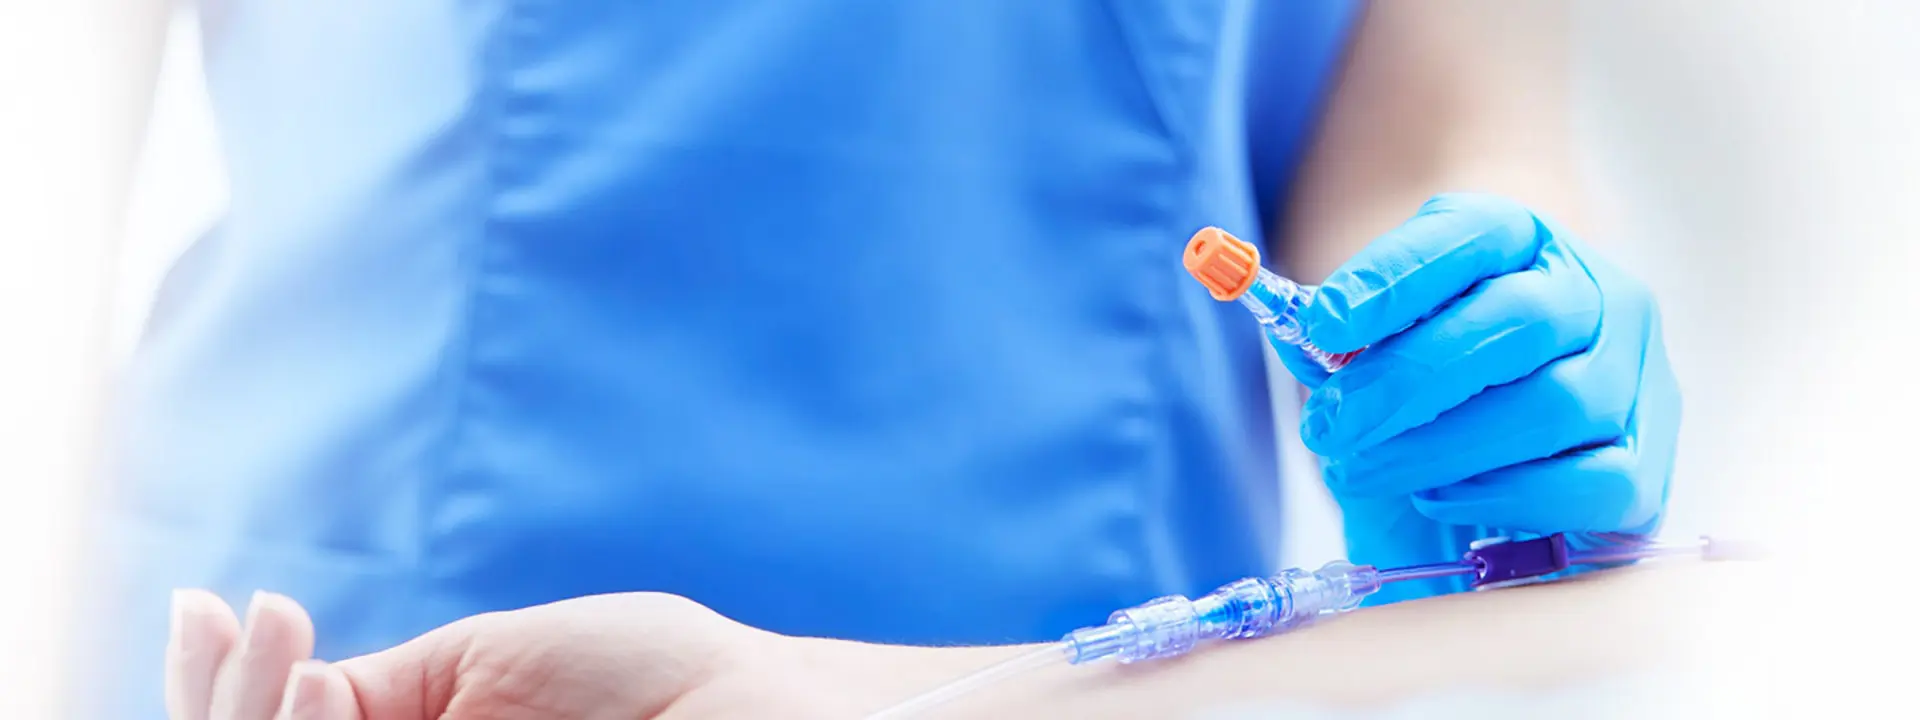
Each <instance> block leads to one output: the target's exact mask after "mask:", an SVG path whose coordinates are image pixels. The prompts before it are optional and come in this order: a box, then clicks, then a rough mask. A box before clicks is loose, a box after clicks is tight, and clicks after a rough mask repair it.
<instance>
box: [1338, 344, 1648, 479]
mask: <svg viewBox="0 0 1920 720" xmlns="http://www.w3.org/2000/svg"><path fill="white" fill-rule="evenodd" d="M1616 359H1617V358H1609V357H1606V356H1599V355H1595V354H1593V353H1591V352H1589V353H1582V354H1578V355H1573V356H1570V357H1566V358H1561V359H1559V360H1556V361H1553V362H1551V363H1548V364H1547V366H1546V367H1543V368H1541V369H1539V370H1537V371H1535V372H1534V373H1532V374H1530V375H1528V376H1526V377H1524V378H1521V379H1520V380H1518V381H1515V382H1512V383H1508V384H1506V385H1499V386H1496V387H1492V388H1489V389H1487V391H1486V392H1483V393H1480V394H1479V395H1476V396H1474V397H1473V398H1472V399H1470V400H1468V401H1466V402H1464V403H1461V404H1460V405H1459V406H1458V407H1455V408H1453V409H1452V410H1448V411H1446V412H1444V413H1441V415H1440V417H1438V418H1435V419H1434V421H1433V422H1430V423H1427V424H1425V425H1421V426H1419V427H1416V428H1413V429H1411V430H1408V431H1406V432H1404V433H1401V434H1399V435H1398V436H1395V437H1393V438H1392V439H1389V440H1387V441H1385V442H1383V443H1380V444H1379V445H1375V446H1373V447H1370V448H1365V449H1362V450H1359V451H1357V452H1355V453H1353V454H1351V455H1347V456H1342V457H1339V458H1337V459H1329V461H1328V462H1327V465H1326V473H1325V474H1326V479H1327V484H1328V486H1329V487H1331V488H1333V490H1334V491H1335V492H1336V493H1345V494H1349V495H1354V496H1393V495H1407V494H1411V493H1415V492H1419V491H1422V490H1429V489H1432V488H1436V487H1440V486H1443V485H1450V484H1453V483H1456V482H1460V481H1462V480H1465V479H1467V478H1470V477H1474V476H1476V475H1480V474H1482V473H1486V472H1490V471H1493V470H1497V469H1499V468H1503V467H1506V466H1509V465H1517V464H1520V463H1523V462H1527V461H1530V460H1537V459H1541V458H1547V457H1552V456H1554V455H1558V454H1560V453H1562V452H1565V451H1566V450H1569V449H1572V448H1579V447H1587V446H1593V445H1599V444H1602V443H1609V442H1613V441H1614V440H1615V439H1617V438H1619V437H1621V436H1622V435H1624V434H1625V433H1626V424H1627V421H1628V419H1629V417H1630V415H1631V413H1632V410H1633V394H1634V392H1635V390H1636V387H1635V385H1634V384H1633V382H1634V380H1633V376H1631V375H1629V376H1627V379H1626V380H1625V381H1624V382H1623V381H1622V380H1621V378H1620V373H1619V372H1617V371H1613V370H1610V369H1608V368H1605V367H1604V365H1605V364H1606V363H1607V362H1609V361H1610V360H1616ZM1634 359H1636V360H1637V354H1636V357H1635V358H1634Z"/></svg>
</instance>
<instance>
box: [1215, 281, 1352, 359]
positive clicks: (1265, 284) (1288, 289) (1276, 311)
mask: <svg viewBox="0 0 1920 720" xmlns="http://www.w3.org/2000/svg"><path fill="white" fill-rule="evenodd" d="M1316 291H1317V288H1314V287H1311V286H1307V285H1301V284H1299V283H1296V282H1294V281H1292V280H1288V279H1286V278H1284V277H1280V276H1279V275H1276V274H1274V272H1273V271H1271V270H1268V269H1266V268H1260V269H1259V271H1258V274H1257V275H1255V280H1254V282H1253V286H1252V287H1249V288H1247V291H1246V292H1244V293H1241V294H1240V297H1239V298H1238V299H1239V301H1240V304H1241V305H1242V306H1244V307H1245V308H1246V309H1247V310H1248V311H1249V312H1251V313H1253V317H1254V319H1255V320H1258V321H1259V322H1260V326H1261V327H1262V328H1265V329H1266V332H1267V335H1269V336H1271V337H1272V338H1273V339H1274V340H1276V341H1279V342H1281V343H1283V344H1286V345H1291V346H1293V347H1295V348H1298V349H1299V350H1300V352H1302V353H1304V354H1306V356H1307V357H1308V358H1309V359H1311V360H1313V362H1314V363H1315V364H1317V365H1319V366H1320V367H1321V369H1324V370H1326V371H1327V372H1334V371H1337V370H1339V369H1341V368H1343V367H1346V366H1347V363H1348V362H1350V361H1352V360H1353V356H1355V355H1357V354H1359V352H1358V351H1355V352H1344V353H1332V352H1327V351H1325V350H1322V349H1320V346H1318V345H1315V344H1313V342H1311V341H1309V340H1307V330H1306V327H1304V326H1303V325H1301V323H1300V314H1301V313H1302V312H1305V311H1306V309H1307V305H1308V304H1310V303H1312V302H1313V294H1314V292H1316Z"/></svg>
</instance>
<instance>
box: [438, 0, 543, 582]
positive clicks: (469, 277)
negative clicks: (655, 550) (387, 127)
mask: <svg viewBox="0 0 1920 720" xmlns="http://www.w3.org/2000/svg"><path fill="white" fill-rule="evenodd" d="M500 12H501V23H500V25H499V26H498V28H497V30H496V31H495V32H494V33H493V34H492V36H490V37H486V38H484V39H483V40H482V46H481V49H480V58H479V62H478V64H479V66H480V69H479V72H478V75H477V77H478V78H479V81H478V84H477V86H476V90H475V94H476V96H477V100H478V102H476V103H475V107H476V108H477V109H478V110H477V113H476V114H477V116H478V122H477V123H476V124H477V125H478V130H477V133H476V135H477V137H478V138H479V140H478V143H477V145H478V147H479V149H480V154H481V160H480V163H479V172H478V173H477V179H476V182H475V185H476V190H475V196H476V203H477V208H476V209H477V212H476V213H475V223H474V229H473V233H472V235H470V236H469V237H468V238H467V242H466V243H465V245H466V247H464V248H461V250H462V252H461V253H460V259H459V260H458V262H457V266H458V271H459V278H460V283H461V307H460V312H459V315H458V316H457V320H456V322H457V323H458V325H457V327H456V330H455V332H454V337H455V340H454V341H453V342H452V343H451V344H450V347H449V348H448V352H447V365H448V374H449V380H448V382H449V389H448V394H449V396H450V397H449V398H448V408H447V419H446V431H445V437H444V438H443V439H442V441H441V448H440V453H439V462H438V463H437V468H436V469H437V472H434V473H430V474H429V475H428V478H427V481H426V483H423V485H422V487H419V488H418V489H417V493H418V497H417V498H416V503H417V506H416V512H417V515H416V517H415V522H416V532H417V533H418V541H417V544H416V554H415V557H414V566H415V567H414V572H413V582H414V594H415V596H416V602H415V611H416V612H423V611H424V609H425V608H426V607H427V605H428V602H427V601H428V600H430V599H431V598H432V597H433V596H434V595H435V594H436V591H435V590H434V587H435V586H436V585H437V582H436V580H435V578H434V577H433V574H432V568H431V565H432V560H431V558H432V555H433V549H434V548H433V546H434V544H435V543H434V534H435V533H434V530H433V513H434V508H433V507H432V505H431V503H429V502H428V499H429V498H436V497H438V498H444V497H447V496H448V494H449V491H450V490H451V486H452V485H454V484H455V483H454V482H453V478H454V477H455V476H456V475H457V474H459V455H460V452H461V449H462V447H463V445H464V442H465V439H466V437H467V434H468V425H469V422H470V418H469V410H470V407H471V406H470V398H469V395H470V394H471V393H472V383H473V370H474V364H475V359H474V355H475V346H476V345H477V344H478V335H479V324H480V321H479V316H480V302H481V297H480V295H481V289H480V284H481V278H482V277H484V275H485V273H486V266H487V262H486V261H487V249H488V247H489V246H490V245H491V244H492V243H491V240H492V238H493V237H494V235H495V233H496V230H497V228H496V226H497V222H498V218H497V216H496V213H497V207H496V205H497V202H498V200H499V195H500V190H501V188H502V187H503V186H504V185H505V183H504V182H503V181H502V177H501V176H502V174H503V170H502V164H501V158H500V156H501V146H502V145H503V144H504V142H505V141H504V138H503V137H502V134H503V131H502V128H503V127H504V125H505V117H506V115H507V111H508V105H509V99H510V98H509V95H510V92H509V88H508V83H507V78H506V75H507V72H506V71H507V68H508V66H509V65H510V63H509V62H508V60H509V59H510V58H509V55H510V54H511V51H512V50H513V48H512V44H513V42H514V40H515V34H516V31H517V30H518V26H519V25H520V23H521V21H522V20H523V17H524V14H523V13H522V4H521V3H519V2H515V1H514V0H503V4H502V6H501V11H500ZM426 485H434V486H437V487H431V488H429V487H427V486H426Z"/></svg>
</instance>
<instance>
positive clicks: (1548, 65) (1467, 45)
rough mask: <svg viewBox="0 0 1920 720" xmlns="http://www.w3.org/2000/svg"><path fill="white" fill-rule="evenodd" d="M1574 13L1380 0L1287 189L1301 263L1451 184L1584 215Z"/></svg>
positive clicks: (1491, 3) (1347, 248)
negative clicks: (1573, 114)
mask: <svg viewBox="0 0 1920 720" xmlns="http://www.w3.org/2000/svg"><path fill="white" fill-rule="evenodd" d="M1564 10H1565V9H1564V7H1562V5H1561V4H1560V3H1557V2H1525V1H1521V0H1465V1H1462V2H1446V3H1422V2H1399V3H1374V4H1373V6H1372V8H1371V9H1370V10H1369V12H1368V15H1367V17H1366V18H1365V19H1364V20H1363V21H1362V23H1361V27H1360V29H1359V31H1358V32H1357V34H1356V36H1355V38H1354V41H1353V47H1352V50H1351V52H1350V55H1349V61H1348V64H1347V67H1346V68H1345V69H1344V71H1343V73H1342V77H1341V81H1340V83H1339V89H1338V90H1337V91H1336V92H1335V94H1334V95H1333V97H1332V98H1330V100H1329V107H1328V110H1327V113H1326V115H1325V117H1324V118H1323V120H1322V124H1321V129H1320V131H1319V136H1318V137H1317V138H1316V140H1315V142H1314V145H1313V149H1312V151H1311V153H1310V154H1309V156H1308V158H1307V160H1306V162H1305V164H1304V166H1303V167H1302V168H1301V172H1300V176H1299V180H1298V182H1296V183H1295V186H1294V190H1293V193H1292V196H1291V197H1290V198H1288V199H1287V203H1286V207H1287V212H1286V214H1285V216H1284V218H1283V223H1282V227H1281V237H1282V238H1283V245H1284V249H1283V256H1284V257H1285V258H1286V260H1287V262H1288V269H1289V272H1291V273H1293V274H1295V275H1297V276H1298V277H1299V278H1300V279H1302V280H1305V281H1309V282H1317V281H1319V280H1321V279H1322V278H1324V277H1326V275H1328V274H1329V273H1331V272H1332V271H1333V270H1334V269H1335V268H1336V267H1338V266H1339V264H1340V263H1342V262H1344V261H1345V260H1346V259H1347V258H1348V257H1350V256H1352V255H1353V253H1354V252H1355V251H1357V250H1359V248H1360V247H1361V246H1363V245H1365V244H1366V243H1367V242H1368V241H1370V240H1372V239H1373V238H1374V237H1375V236H1377V235H1379V234H1380V233H1382V232H1385V231H1387V230H1389V229H1391V228H1393V227H1394V226H1396V225H1398V224H1399V223H1400V222H1402V221H1404V220H1406V219H1407V218H1408V217H1409V216H1411V215H1412V214H1413V212H1414V210H1415V209H1416V208H1418V207H1419V206H1420V203H1421V202H1423V201H1424V200H1426V199H1427V198H1428V197H1430V196H1432V195H1434V194H1435V193H1439V192H1446V191H1480V192H1494V193H1499V194H1502V195H1506V196H1509V197H1513V198H1515V199H1517V200H1519V201H1521V202H1522V203H1524V204H1526V205H1528V206H1531V207H1535V208H1539V209H1541V210H1543V211H1545V212H1548V213H1550V214H1552V215H1554V216H1555V217H1557V218H1559V219H1561V220H1563V221H1565V222H1568V223H1570V224H1572V225H1575V226H1579V225H1581V224H1582V218H1581V217H1580V216H1581V213H1582V212H1583V208H1582V207H1581V203H1580V201H1579V195H1580V193H1579V192H1578V190H1577V188H1576V181H1575V173H1574V169H1573V162H1572V153H1571V144H1570V134H1571V129H1570V118H1569V112H1568V104H1567V98H1566V93H1565V83H1566V66H1567V61H1566V51H1565V38H1566V32H1565V25H1566V23H1565V18H1564V14H1565V13H1564Z"/></svg>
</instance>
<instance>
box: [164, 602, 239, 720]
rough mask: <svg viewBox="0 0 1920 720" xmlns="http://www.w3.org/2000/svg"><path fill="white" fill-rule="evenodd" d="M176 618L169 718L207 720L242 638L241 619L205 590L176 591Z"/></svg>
mask: <svg viewBox="0 0 1920 720" xmlns="http://www.w3.org/2000/svg"><path fill="white" fill-rule="evenodd" d="M172 615H173V621H172V623H171V625H172V628H171V631H170V632H169V635H170V637H169V638H168V640H167V660H166V664H167V668H166V697H167V717H168V718H171V720H207V710H208V708H209V707H210V706H211V705H212V704H213V682H214V678H215V677H216V676H217V675H218V674H219V670H220V666H221V664H222V663H223V662H225V661H226V659H227V654H228V653H229V652H231V651H232V650H233V645H234V643H235V642H237V641H238V640H239V638H240V619H239V618H237V617H234V615H233V608H231V607H227V603H226V602H225V601H223V600H221V599H220V597H219V596H217V595H214V594H213V593H210V592H207V591H205V590H175V591H173V609H172Z"/></svg>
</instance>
